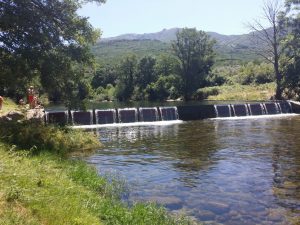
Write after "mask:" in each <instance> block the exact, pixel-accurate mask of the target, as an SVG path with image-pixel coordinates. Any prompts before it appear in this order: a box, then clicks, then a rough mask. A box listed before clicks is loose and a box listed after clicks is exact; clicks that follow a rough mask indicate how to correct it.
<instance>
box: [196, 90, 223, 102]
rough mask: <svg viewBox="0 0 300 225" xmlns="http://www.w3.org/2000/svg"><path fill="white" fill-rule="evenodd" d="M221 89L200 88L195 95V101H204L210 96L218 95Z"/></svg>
mask: <svg viewBox="0 0 300 225" xmlns="http://www.w3.org/2000/svg"><path fill="white" fill-rule="evenodd" d="M218 94H219V89H218V88H217V87H206V88H200V89H198V90H197V91H196V93H195V95H194V99H195V100H204V99H207V98H208V97H209V96H210V95H218Z"/></svg>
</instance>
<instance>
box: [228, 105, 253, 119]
mask: <svg viewBox="0 0 300 225" xmlns="http://www.w3.org/2000/svg"><path fill="white" fill-rule="evenodd" d="M231 107H232V109H233V115H234V116H249V109H248V106H247V104H235V105H231Z"/></svg>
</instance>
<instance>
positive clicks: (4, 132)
mask: <svg viewBox="0 0 300 225" xmlns="http://www.w3.org/2000/svg"><path fill="white" fill-rule="evenodd" d="M82 132H83V131H80V130H73V129H71V128H66V127H55V126H53V125H47V126H45V125H43V124H41V123H39V122H35V121H22V122H14V121H1V126H0V139H1V140H2V141H4V142H7V143H9V144H14V145H17V146H18V147H19V148H23V149H27V150H30V151H31V152H32V153H33V154H37V153H39V152H40V151H43V150H47V151H52V152H54V153H57V154H60V155H66V154H67V153H70V152H73V151H76V150H88V149H94V148H97V147H99V145H100V143H99V140H98V139H97V138H96V137H95V136H93V135H91V134H84V135H82Z"/></svg>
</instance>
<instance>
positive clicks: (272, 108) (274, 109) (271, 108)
mask: <svg viewBox="0 0 300 225" xmlns="http://www.w3.org/2000/svg"><path fill="white" fill-rule="evenodd" d="M262 104H263V106H264V108H265V112H266V114H267V115H272V114H279V113H280V111H279V108H278V105H277V104H276V103H275V102H267V103H262Z"/></svg>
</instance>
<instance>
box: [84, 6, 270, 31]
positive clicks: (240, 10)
mask: <svg viewBox="0 0 300 225" xmlns="http://www.w3.org/2000/svg"><path fill="white" fill-rule="evenodd" d="M263 4H264V0H107V2H106V3H105V4H103V5H101V6H97V5H96V4H87V5H85V6H84V7H83V8H82V9H81V10H80V11H79V14H80V15H82V16H87V17H89V21H90V22H91V24H92V25H93V26H94V27H97V28H100V29H101V30H102V32H103V35H102V37H113V36H117V35H120V34H125V33H139V34H142V33H152V32H158V31H161V30H162V29H164V28H167V29H168V28H174V27H195V28H197V29H198V30H204V31H214V32H218V33H221V34H227V35H229V34H243V33H248V32H249V28H247V26H246V24H247V22H251V21H252V20H253V19H258V18H260V17H261V15H262V7H263Z"/></svg>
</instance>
